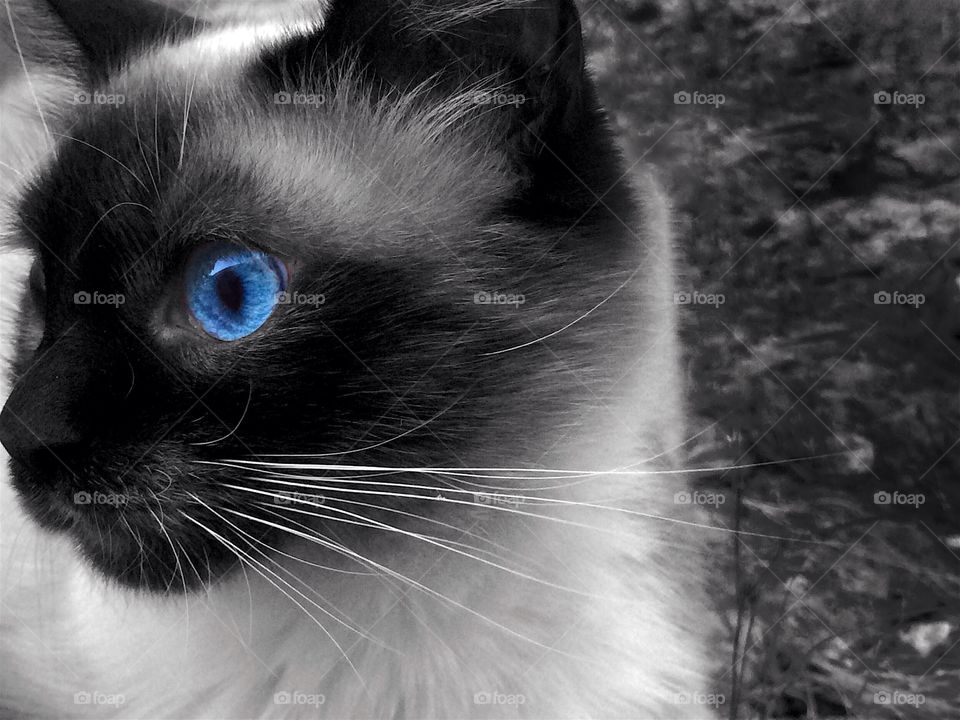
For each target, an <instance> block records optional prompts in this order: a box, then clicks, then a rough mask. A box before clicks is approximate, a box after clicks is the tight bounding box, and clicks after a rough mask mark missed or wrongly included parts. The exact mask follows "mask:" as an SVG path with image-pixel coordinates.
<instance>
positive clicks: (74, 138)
mask: <svg viewBox="0 0 960 720" xmlns="http://www.w3.org/2000/svg"><path fill="white" fill-rule="evenodd" d="M53 134H54V135H56V136H57V137H62V138H67V139H68V140H73V141H74V142H77V143H80V144H81V145H86V146H87V147H88V148H90V149H91V150H96V151H97V152H98V153H100V154H101V155H105V156H107V157H108V158H110V159H111V160H113V161H114V162H115V163H116V164H117V165H119V166H120V167H122V168H123V169H124V170H126V171H127V172H128V173H130V175H131V176H132V177H133V179H134V180H136V181H137V183H138V184H139V185H140V187H142V188H143V189H144V190H146V191H147V192H149V189H148V188H147V186H146V185H144V184H143V180H141V179H140V176H139V175H137V174H136V173H135V172H134V171H133V170H131V169H130V168H129V166H127V165H124V164H123V163H122V162H120V161H119V160H118V159H117V158H115V157H114V156H113V155H111V154H110V153H108V152H107V151H106V150H103V149H101V148H98V147H97V146H96V145H91V144H90V143H88V142H87V141H86V140H81V139H80V138H76V137H73V135H66V134H64V133H53Z"/></svg>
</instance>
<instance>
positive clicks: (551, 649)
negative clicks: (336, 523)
mask: <svg viewBox="0 0 960 720" xmlns="http://www.w3.org/2000/svg"><path fill="white" fill-rule="evenodd" d="M227 512H230V513H232V514H234V515H239V516H240V517H245V518H247V519H248V520H252V521H253V522H259V523H263V524H265V525H269V526H270V527H274V528H276V529H278V530H282V531H286V532H289V533H291V534H293V535H297V536H299V537H302V538H304V539H306V540H310V541H315V540H316V538H314V537H313V536H312V535H310V534H307V533H302V532H299V531H297V530H293V529H291V528H289V527H286V526H284V525H280V524H278V523H272V522H270V521H269V520H264V519H263V518H258V517H254V516H252V515H247V514H245V513H241V512H239V511H237V510H227ZM349 552H350V553H351V554H352V555H353V554H356V553H353V551H349ZM365 560H366V562H368V563H370V564H372V565H374V566H376V567H377V568H379V569H381V570H383V571H384V572H386V573H389V574H390V575H394V576H397V577H398V579H400V580H403V581H404V582H406V583H409V584H410V585H411V586H412V587H414V588H416V589H418V590H420V591H421V592H424V593H426V594H428V595H431V596H433V597H436V598H437V599H439V600H441V601H442V602H446V603H450V604H451V605H453V606H454V607H456V608H459V609H460V610H463V611H464V612H466V613H469V614H470V615H473V616H474V617H477V618H479V619H480V620H482V621H484V622H486V623H488V624H490V625H492V626H493V627H496V628H497V629H499V630H502V631H504V632H505V633H507V634H509V635H511V636H513V637H516V638H518V639H520V640H523V641H524V642H528V643H531V644H532V645H534V646H536V647H539V648H541V649H543V650H545V651H547V652H552V653H556V654H558V655H563V656H565V657H569V658H573V659H575V660H582V661H586V662H594V661H593V660H591V659H590V658H588V657H584V656H581V655H573V654H571V653H567V652H564V651H562V650H558V649H557V648H556V647H553V646H550V645H544V644H543V643H541V642H538V641H537V640H534V639H533V638H530V637H527V636H526V635H523V634H522V633H519V632H517V631H516V630H513V629H512V628H509V627H507V626H505V625H503V624H501V623H498V622H497V621H496V620H493V619H492V618H489V617H487V616H486V615H484V614H483V613H481V612H478V611H477V610H474V609H472V608H470V607H468V606H466V605H464V604H463V603H460V602H458V601H456V600H453V599H452V598H449V597H447V596H446V595H443V594H442V593H440V592H437V591H436V590H434V589H433V588H431V587H428V586H426V585H424V584H422V583H420V582H418V581H416V580H412V579H411V578H408V577H405V576H403V575H401V574H400V573H398V572H396V571H395V570H392V569H390V568H388V567H386V566H385V565H381V564H380V563H377V562H376V561H374V560H370V559H369V558H366V559H365Z"/></svg>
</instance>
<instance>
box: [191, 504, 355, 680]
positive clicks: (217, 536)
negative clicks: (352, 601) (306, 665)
mask: <svg viewBox="0 0 960 720" xmlns="http://www.w3.org/2000/svg"><path fill="white" fill-rule="evenodd" d="M183 517H184V518H186V519H187V520H189V521H190V522H192V523H193V524H195V525H196V526H197V527H199V528H200V529H201V530H203V531H205V532H206V533H208V534H209V535H211V536H212V537H213V538H214V539H216V540H218V541H219V542H221V543H222V544H223V545H224V546H225V547H226V548H228V549H229V550H231V551H232V552H234V553H235V554H236V555H237V557H238V558H240V559H241V561H243V560H246V562H248V563H251V567H252V568H253V569H255V570H257V571H258V573H259V574H260V576H261V577H262V578H263V579H264V580H266V581H267V582H269V583H270V584H271V585H273V586H274V588H276V589H277V590H278V591H279V592H280V593H281V594H282V595H285V596H286V597H287V599H289V600H290V602H292V603H293V604H294V605H296V606H297V607H299V608H300V609H301V610H302V611H303V612H304V614H306V616H307V617H309V618H310V619H311V620H313V622H314V624H316V626H317V627H319V628H320V630H321V631H322V632H323V633H324V635H326V636H327V637H328V638H329V639H330V641H331V642H332V643H333V644H334V646H336V648H337V650H339V651H340V653H341V654H342V655H343V658H344V659H345V660H346V661H347V664H348V665H349V666H350V668H351V669H352V670H353V672H354V674H355V675H356V676H357V679H358V680H359V681H360V685H361V686H362V687H363V688H364V691H365V692H367V693H369V689H368V688H367V684H366V683H365V682H364V681H363V677H362V676H361V675H360V672H359V671H358V670H357V668H356V666H355V665H354V664H353V661H351V660H350V658H349V657H348V656H347V654H346V653H345V652H344V650H343V648H342V647H341V646H340V643H338V642H337V640H336V638H334V637H333V635H332V634H331V633H330V631H329V630H327V628H325V627H324V626H323V623H321V622H320V621H319V620H317V618H315V617H314V616H313V615H312V614H310V612H309V611H308V610H307V609H306V608H305V607H304V606H303V605H301V604H300V603H299V602H298V601H297V599H296V598H294V597H293V596H292V595H290V594H289V593H288V592H286V591H285V590H284V589H283V588H281V587H280V586H279V585H277V584H276V583H275V582H274V581H273V580H271V579H270V578H268V577H267V576H266V575H264V574H263V573H264V571H266V572H269V573H271V574H273V573H272V571H270V569H269V568H266V567H263V566H262V564H261V563H258V562H257V561H256V560H254V559H252V558H251V557H250V556H249V555H248V554H247V553H246V552H244V551H243V550H241V549H240V548H238V547H237V546H236V544H234V543H232V542H230V541H229V540H227V539H226V538H224V537H223V536H222V535H220V534H219V533H217V532H216V531H214V530H211V529H210V528H208V527H207V526H206V525H204V524H203V523H201V522H200V521H198V520H194V519H193V518H191V517H190V516H189V515H186V514H183ZM278 579H280V580H281V582H284V581H283V579H282V578H278ZM292 589H293V590H294V591H295V592H298V593H299V591H297V590H296V588H292ZM301 594H302V593H301ZM306 599H307V600H309V598H306ZM318 607H319V606H318ZM320 609H321V610H322V609H323V608H320Z"/></svg>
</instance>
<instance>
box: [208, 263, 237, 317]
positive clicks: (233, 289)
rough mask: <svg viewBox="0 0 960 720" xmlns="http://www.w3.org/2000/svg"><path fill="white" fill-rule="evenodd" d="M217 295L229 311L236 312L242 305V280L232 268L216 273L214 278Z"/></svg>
mask: <svg viewBox="0 0 960 720" xmlns="http://www.w3.org/2000/svg"><path fill="white" fill-rule="evenodd" d="M214 280H215V282H216V288H217V297H218V298H219V299H220V302H221V303H223V306H224V307H225V308H226V309H227V310H228V311H229V312H231V313H237V312H239V311H240V309H241V308H242V307H243V280H241V279H240V276H239V275H238V274H237V273H235V272H233V271H232V270H225V271H224V272H220V273H217V276H216V278H214Z"/></svg>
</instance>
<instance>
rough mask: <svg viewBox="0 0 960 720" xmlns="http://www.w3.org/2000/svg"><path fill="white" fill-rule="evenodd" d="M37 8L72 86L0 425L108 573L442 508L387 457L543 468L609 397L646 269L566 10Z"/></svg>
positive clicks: (229, 561)
mask: <svg viewBox="0 0 960 720" xmlns="http://www.w3.org/2000/svg"><path fill="white" fill-rule="evenodd" d="M49 5H50V6H51V8H52V12H51V14H50V15H49V16H47V17H46V18H45V21H46V22H49V23H52V24H54V25H56V26H58V27H60V33H61V35H62V36H63V37H69V40H70V42H71V43H72V44H73V47H74V48H75V49H78V50H79V51H80V54H79V55H78V57H79V58H80V61H81V62H82V63H83V64H82V66H81V67H80V68H74V69H77V70H79V71H80V74H81V75H82V76H83V77H84V78H85V81H84V82H85V84H84V87H83V89H82V90H80V91H79V92H78V94H77V96H76V97H75V98H71V99H69V100H68V101H67V102H65V103H63V106H64V107H62V108H60V110H61V112H60V114H59V116H58V119H57V121H55V120H54V115H53V114H49V126H50V132H51V133H52V134H53V136H54V139H55V140H56V151H55V153H54V155H53V157H52V158H51V159H50V160H49V162H47V163H46V164H45V165H44V167H43V168H42V170H41V171H40V172H39V173H38V175H37V177H36V178H35V179H34V180H33V181H32V182H31V184H30V185H29V187H28V188H27V190H26V192H25V193H24V195H23V198H22V200H21V201H20V204H19V212H18V214H19V221H18V227H17V229H16V234H17V236H18V238H19V240H20V242H22V243H23V244H26V245H27V246H29V247H30V248H31V249H32V250H33V252H34V253H35V256H36V258H37V260H36V263H35V265H34V268H33V271H32V274H31V281H30V283H29V289H28V290H27V292H26V294H25V297H24V300H23V309H22V316H21V318H20V322H19V327H20V338H19V345H18V350H17V360H16V362H15V363H14V368H13V377H12V379H13V381H14V389H13V391H12V394H11V396H10V398H9V400H8V401H7V403H6V406H5V407H4V410H3V413H2V416H0V439H2V442H3V445H4V446H5V447H6V448H7V450H8V451H9V453H10V455H11V458H12V460H11V462H12V471H13V477H14V482H15V486H16V488H17V490H18V492H19V494H20V496H21V498H22V500H23V502H24V504H25V506H26V507H27V508H28V509H29V511H30V513H31V514H32V515H33V516H34V517H35V518H36V519H37V520H38V521H39V522H40V523H41V524H43V525H45V526H48V527H51V528H55V529H63V530H66V531H68V532H69V533H71V534H72V535H73V537H74V538H75V540H76V541H77V542H78V544H79V546H80V548H81V549H82V551H83V552H84V553H85V555H86V556H87V557H88V558H89V559H90V560H91V561H92V562H93V564H94V565H95V566H96V567H98V568H99V569H100V570H101V571H102V572H103V573H104V574H106V575H107V576H108V577H111V578H114V579H116V580H118V581H120V582H122V583H124V584H128V585H131V586H138V587H144V588H150V589H159V590H164V589H173V590H177V589H178V588H179V587H180V579H179V578H181V573H180V572H178V571H177V567H178V565H180V564H181V560H180V558H183V559H184V560H186V561H189V565H190V566H192V568H193V569H194V570H193V571H190V570H188V571H187V573H186V578H185V582H184V584H190V583H198V584H199V583H200V582H203V581H205V580H206V579H207V578H208V577H209V578H215V577H217V576H218V575H220V574H222V573H223V572H225V571H227V570H228V569H229V568H230V567H231V566H233V565H234V563H235V560H236V555H235V553H234V552H233V550H231V549H229V548H228V544H232V545H233V546H234V547H235V548H239V549H241V550H243V551H245V552H248V553H250V552H255V551H256V548H257V545H255V543H259V542H266V543H268V544H270V545H272V546H276V545H278V544H280V545H282V537H281V536H282V531H281V530H280V529H279V528H278V527H277V526H283V527H301V528H305V527H306V528H315V527H316V526H317V525H318V523H328V524H334V525H336V526H337V527H338V528H341V530H342V532H341V535H340V536H341V537H346V538H352V539H351V540H348V542H356V543H362V542H364V537H365V533H371V532H374V530H373V529H372V528H371V527H369V525H370V523H371V521H370V520H368V518H380V519H381V520H382V519H384V518H386V519H387V520H388V521H389V522H390V523H391V524H393V525H401V524H402V523H403V521H404V520H403V517H404V516H403V515H402V513H403V512H410V513H411V514H414V515H424V514H427V515H429V514H433V513H437V512H439V511H440V509H438V505H437V503H433V502H431V500H432V498H433V496H434V495H436V489H434V488H438V487H443V484H442V480H441V479H438V477H442V476H438V475H437V474H435V473H434V474H417V475H415V476H412V480H411V482H410V485H411V486H416V487H417V488H418V489H411V490H410V491H409V493H407V495H409V496H408V497H401V496H399V495H398V494H396V493H395V494H393V495H378V494H377V493H376V488H377V485H375V484H373V483H375V482H376V480H377V479H378V478H379V477H382V474H381V472H380V471H378V470H376V468H394V469H405V468H406V469H415V468H437V467H441V468H442V467H471V466H491V465H493V466H496V465H506V466H510V467H525V466H530V467H534V466H536V465H537V464H538V463H541V462H543V458H544V457H545V456H548V455H549V453H550V452H551V450H552V449H553V448H554V447H555V446H557V445H558V444H559V445H563V444H565V443H573V442H574V438H569V437H565V433H564V432H562V431H561V430H562V429H563V428H565V427H566V428H569V426H570V424H571V423H573V422H575V420H576V418H577V417H578V415H579V413H580V412H581V410H582V408H583V407H584V406H586V405H587V404H591V403H594V404H595V403H596V402H601V401H602V399H603V397H604V396H605V393H608V392H615V390H611V389H610V384H611V381H612V380H614V379H616V377H617V376H618V375H619V374H620V373H621V372H622V371H624V370H626V367H624V365H625V364H626V361H627V358H628V357H631V356H630V350H631V348H633V347H634V345H635V343H636V340H635V337H634V336H635V334H636V333H635V330H634V327H635V326H636V324H637V307H638V305H639V302H638V293H637V291H635V289H634V283H633V280H635V278H636V276H637V273H638V272H639V271H640V268H641V267H642V266H643V263H644V259H643V258H644V256H643V253H642V248H641V243H640V242H639V241H638V240H637V238H636V237H635V236H634V235H633V234H632V231H630V230H629V226H632V225H633V223H634V222H635V220H636V218H635V210H634V207H633V203H632V200H631V199H630V193H629V191H628V189H627V185H626V180H625V178H624V177H623V167H622V165H621V162H620V161H619V159H618V156H617V154H616V151H615V150H614V148H613V145H612V142H611V139H610V135H609V132H608V130H607V129H606V126H605V124H604V120H603V117H602V114H601V112H600V110H599V109H598V107H597V103H596V99H595V96H594V92H593V89H592V86H591V84H590V81H589V78H588V76H587V75H586V73H585V70H584V58H583V50H582V46H581V35H580V28H579V24H578V18H577V13H576V9H575V7H574V5H573V3H572V2H571V1H569V0H555V1H550V2H548V1H544V2H518V1H514V2H503V3H483V4H474V3H468V2H464V1H461V0H430V1H429V2H401V1H400V0H369V1H365V2H362V1H359V0H351V1H350V2H347V1H346V0H344V1H343V2H337V3H334V4H333V7H332V8H331V9H330V10H329V12H328V13H327V15H326V18H325V19H324V21H323V23H322V25H321V24H319V23H318V24H317V25H315V26H313V27H296V28H294V29H291V30H289V31H288V32H286V33H282V34H280V35H278V36H276V37H274V38H273V39H269V40H260V41H256V42H250V43H247V42H246V41H238V39H237V38H238V37H242V36H244V34H243V32H242V31H239V30H220V29H217V28H210V27H205V26H204V25H203V23H201V22H199V21H194V20H192V19H188V18H174V17H173V16H171V15H169V14H167V13H165V12H164V11H162V10H161V9H159V8H158V6H155V5H151V4H149V3H133V2H123V3H103V2H93V1H92V0H91V1H90V2H50V3H49ZM476 8H479V9H476ZM35 20H36V18H35ZM51 27H53V25H51ZM244 37H245V36H244ZM64 108H66V110H65V109H64ZM290 455H301V456H308V457H307V458H306V460H308V461H309V463H310V464H311V465H312V468H311V470H310V476H311V477H312V478H313V480H312V481H311V482H312V484H311V485H310V486H309V487H308V486H307V485H306V484H304V483H303V482H302V481H301V480H300V479H299V476H298V475H297V474H296V472H294V471H293V470H291V469H290V468H289V467H285V468H284V469H278V468H277V467H275V466H272V465H270V464H269V463H273V462H276V461H278V460H280V459H282V460H284V461H285V463H286V464H287V465H288V466H289V465H290V462H291V458H290V457H289V456H290ZM285 456H286V457H285ZM306 460H305V461H306ZM323 464H329V465H330V466H331V467H330V468H329V469H326V470H325V469H323V467H322V466H323ZM338 465H339V466H344V467H343V468H337V467H335V466H338ZM346 466H349V469H348V468H347V467H346ZM356 468H368V469H366V470H359V469H356ZM290 475H293V477H292V478H291V477H290ZM324 477H327V478H329V479H328V480H327V481H323V478H324ZM351 480H352V481H358V480H359V481H360V482H359V483H356V482H355V483H354V484H352V485H349V486H347V485H344V483H346V482H349V481H351ZM285 483H286V484H285ZM338 483H339V485H338ZM338 487H339V488H349V490H350V491H353V490H356V489H357V488H364V487H366V488H368V489H370V490H371V492H372V494H369V495H366V496H362V497H359V499H360V500H363V501H364V502H365V503H366V505H358V504H357V500H358V496H357V495H356V494H355V493H352V492H348V491H347V490H344V491H342V492H341V491H340V490H338V489H337V488H338ZM310 488H313V489H310ZM442 510H443V512H457V513H460V514H461V515H463V516H467V515H469V514H470V513H471V512H474V509H473V508H472V507H470V504H469V503H467V504H465V505H464V506H462V507H459V506H458V507H457V508H455V509H454V510H447V509H446V506H444V508H442ZM476 512H480V511H476ZM317 515H323V516H326V518H327V519H326V520H321V519H318V518H317V517H316V516H317ZM357 518H359V521H358V520H357ZM373 522H378V520H374V521H373ZM297 523H300V525H297ZM183 564H185V563H183ZM191 576H193V577H192V579H191ZM183 589H186V588H183Z"/></svg>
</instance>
